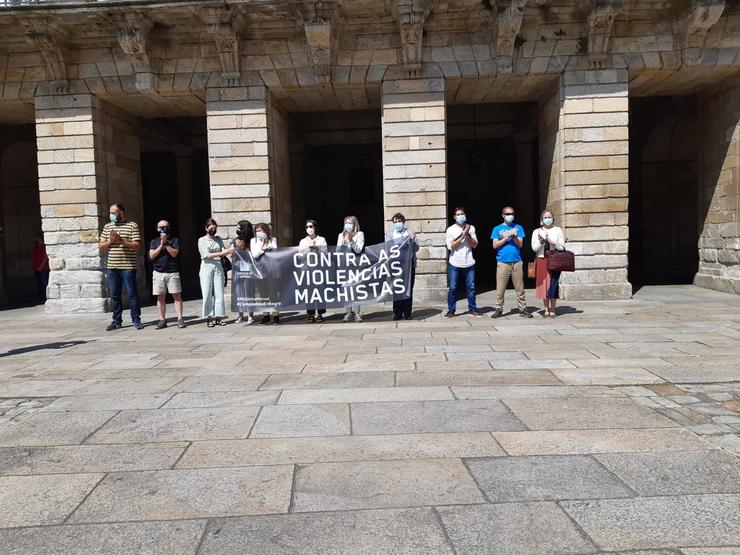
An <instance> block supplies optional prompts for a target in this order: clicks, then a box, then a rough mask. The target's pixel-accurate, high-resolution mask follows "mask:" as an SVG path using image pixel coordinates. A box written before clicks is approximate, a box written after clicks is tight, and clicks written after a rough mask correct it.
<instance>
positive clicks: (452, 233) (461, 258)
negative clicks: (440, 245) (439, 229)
mask: <svg viewBox="0 0 740 555" xmlns="http://www.w3.org/2000/svg"><path fill="white" fill-rule="evenodd" d="M462 233H463V228H462V227H460V226H459V225H457V224H452V225H451V226H450V227H448V228H447V231H446V232H445V243H446V244H447V250H449V251H450V265H451V266H454V267H455V268H470V267H471V266H472V265H473V264H475V259H474V258H473V248H472V247H471V246H470V243H471V241H470V238H471V237H472V238H473V239H474V240H475V241H476V243H477V242H478V236H477V235H476V234H475V226H473V225H471V226H470V229H469V230H468V236H467V237H465V239H463V241H462V242H461V243H460V244H459V245H458V246H457V247H456V248H454V249H453V248H452V242H453V241H454V240H455V239H457V238H458V237H460V235H462Z"/></svg>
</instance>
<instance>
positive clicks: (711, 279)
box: [694, 274, 740, 295]
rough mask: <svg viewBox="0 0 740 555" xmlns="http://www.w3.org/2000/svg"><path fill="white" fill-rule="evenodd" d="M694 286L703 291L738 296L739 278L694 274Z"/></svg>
mask: <svg viewBox="0 0 740 555" xmlns="http://www.w3.org/2000/svg"><path fill="white" fill-rule="evenodd" d="M694 285H696V286H697V287H703V288H704V289H713V290H715V291H721V292H722V293H735V294H737V295H740V277H724V276H713V275H710V274H696V275H695V276H694Z"/></svg>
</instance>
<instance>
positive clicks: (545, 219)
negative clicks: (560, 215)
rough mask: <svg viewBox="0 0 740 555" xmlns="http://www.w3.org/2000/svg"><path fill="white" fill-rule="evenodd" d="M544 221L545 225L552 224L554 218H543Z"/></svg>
mask: <svg viewBox="0 0 740 555" xmlns="http://www.w3.org/2000/svg"><path fill="white" fill-rule="evenodd" d="M542 223H543V224H545V225H552V224H553V223H554V220H553V219H552V218H542Z"/></svg>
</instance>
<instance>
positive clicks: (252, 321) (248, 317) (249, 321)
mask: <svg viewBox="0 0 740 555" xmlns="http://www.w3.org/2000/svg"><path fill="white" fill-rule="evenodd" d="M249 324H254V318H252V317H251V316H247V318H246V320H244V325H245V326H248V325H249Z"/></svg>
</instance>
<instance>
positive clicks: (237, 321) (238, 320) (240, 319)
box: [234, 316, 244, 324]
mask: <svg viewBox="0 0 740 555" xmlns="http://www.w3.org/2000/svg"><path fill="white" fill-rule="evenodd" d="M243 321H244V316H237V317H236V320H234V323H235V324H241V323H242V322H243Z"/></svg>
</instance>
